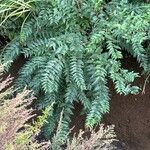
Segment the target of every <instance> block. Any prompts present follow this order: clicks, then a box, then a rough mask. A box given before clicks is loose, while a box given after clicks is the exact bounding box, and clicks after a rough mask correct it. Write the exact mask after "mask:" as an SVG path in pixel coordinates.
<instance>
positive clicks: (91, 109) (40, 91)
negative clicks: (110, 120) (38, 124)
mask: <svg viewBox="0 0 150 150" xmlns="http://www.w3.org/2000/svg"><path fill="white" fill-rule="evenodd" d="M6 2H9V0H6V1H4V2H1V4H2V6H3V4H4V5H5V3H6ZM11 2H12V0H11ZM25 2H26V3H29V2H30V1H28V0H26V1H25ZM14 3H19V4H20V3H21V2H20V1H19V0H18V1H15V2H14ZM8 4H9V3H8ZM17 6H18V4H17ZM7 8H9V7H7ZM149 8H150V5H149V4H148V3H144V2H138V1H136V3H132V1H127V0H121V1H120V0H111V1H107V0H82V1H77V0H74V1H72V0H51V1H48V0H43V1H39V0H34V1H31V3H30V9H29V10H28V9H27V10H28V11H27V12H23V13H21V15H19V16H16V15H10V17H7V16H9V15H8V14H12V12H14V9H13V10H12V9H11V7H10V10H7V13H6V14H7V15H6V14H5V13H3V12H4V11H3V7H0V13H1V12H2V13H3V14H4V15H2V20H5V21H3V22H2V25H1V27H0V33H1V34H2V35H4V36H7V37H9V38H10V40H11V41H10V42H9V43H8V45H7V46H6V48H5V49H4V51H3V54H2V60H3V62H9V63H7V65H6V66H5V69H6V70H8V69H9V68H10V67H11V64H12V62H14V61H15V59H16V58H17V57H19V56H20V55H24V57H25V58H27V62H26V63H25V64H24V66H23V67H22V68H21V69H20V72H19V77H18V79H17V81H16V87H17V88H18V89H20V90H21V89H23V88H24V87H25V86H27V87H28V88H29V89H32V90H33V91H34V93H35V95H36V96H38V102H37V106H38V108H39V109H44V108H45V107H47V106H48V105H51V104H52V103H54V102H55V104H54V106H53V108H54V109H53V112H52V116H51V117H48V120H47V123H45V126H44V129H43V131H45V137H47V138H50V135H51V133H52V132H53V131H54V129H55V127H56V123H57V122H58V121H59V117H60V114H61V112H62V110H63V115H62V116H63V119H62V124H63V126H62V128H63V130H61V131H62V132H60V135H61V136H60V137H64V138H65V137H66V134H67V133H68V130H69V123H70V120H71V119H70V118H71V115H72V114H73V113H72V109H73V103H74V101H78V102H81V103H82V105H83V106H84V108H83V111H84V113H85V114H86V115H87V117H86V126H87V127H93V126H94V125H96V124H98V123H99V122H100V121H101V118H102V116H103V114H105V113H107V112H109V100H110V98H109V88H108V85H107V82H108V79H111V80H112V81H113V83H114V85H115V89H116V91H117V92H118V93H120V94H125V95H127V94H130V93H131V94H136V93H137V92H138V91H139V88H138V87H137V86H134V85H132V83H133V81H134V79H135V78H136V77H138V74H137V73H135V72H133V71H128V70H127V69H124V68H122V65H121V60H122V59H123V57H124V51H125V52H126V51H127V52H128V53H130V54H131V55H132V56H133V57H135V58H136V59H137V61H138V62H139V63H140V66H141V67H143V69H144V71H145V72H148V71H149V61H148V60H149V56H148V55H149V54H148V49H147V46H146V47H143V43H145V42H146V41H147V40H149V25H150V18H149V17H150V15H149V14H150V9H149ZM25 9H26V8H25ZM21 10H22V7H21ZM5 18H6V19H5Z"/></svg>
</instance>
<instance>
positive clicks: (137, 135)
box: [72, 58, 150, 150]
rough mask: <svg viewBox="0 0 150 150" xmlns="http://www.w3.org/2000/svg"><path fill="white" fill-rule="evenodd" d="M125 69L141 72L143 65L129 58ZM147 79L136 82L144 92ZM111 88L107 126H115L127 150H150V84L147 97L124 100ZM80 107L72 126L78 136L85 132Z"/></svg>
mask: <svg viewBox="0 0 150 150" xmlns="http://www.w3.org/2000/svg"><path fill="white" fill-rule="evenodd" d="M123 66H124V68H129V69H130V70H132V69H134V70H135V71H136V72H141V69H140V68H139V64H138V63H137V62H136V60H135V59H133V58H127V59H125V60H124V63H123ZM144 83H145V78H144V77H140V78H138V79H136V81H135V85H138V86H139V87H141V89H142V88H143V85H144ZM109 87H110V95H111V101H110V113H109V114H107V115H105V116H104V120H103V123H105V124H107V125H109V124H114V125H115V131H116V134H117V137H118V139H119V140H120V142H121V143H122V146H123V148H122V149H123V150H150V84H149V83H147V84H146V88H145V94H142V92H140V93H139V94H138V95H128V96H121V95H119V94H117V93H116V92H115V90H114V86H113V84H112V83H111V82H110V83H109ZM81 107H82V106H81V105H80V104H75V110H74V113H75V116H74V117H73V122H72V126H73V125H75V126H76V127H75V128H74V132H76V131H77V130H78V129H79V128H84V121H85V117H84V116H80V110H81Z"/></svg>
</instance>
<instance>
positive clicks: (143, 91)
mask: <svg viewBox="0 0 150 150" xmlns="http://www.w3.org/2000/svg"><path fill="white" fill-rule="evenodd" d="M149 77H150V74H149V75H148V76H147V78H146V79H145V82H144V85H143V90H142V95H143V94H145V88H146V83H147V81H148V78H149Z"/></svg>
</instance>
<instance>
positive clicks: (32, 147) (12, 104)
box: [0, 65, 118, 150]
mask: <svg viewBox="0 0 150 150" xmlns="http://www.w3.org/2000/svg"><path fill="white" fill-rule="evenodd" d="M3 69H4V67H3V65H0V76H1V75H3ZM0 79H1V82H0V146H1V148H0V149H1V150H62V149H63V150H64V149H65V150H78V149H81V150H82V149H83V150H86V149H88V150H93V149H95V150H96V149H98V150H99V149H101V150H102V149H109V150H111V149H113V150H115V149H116V148H117V147H116V146H115V145H114V142H116V143H117V142H118V140H117V139H116V135H115V132H114V126H113V125H112V126H107V127H105V128H104V125H100V127H99V130H98V131H97V132H95V131H93V130H92V131H91V136H90V138H83V134H85V133H86V132H84V131H80V133H79V134H78V135H76V136H74V137H73V139H70V138H67V139H66V141H65V142H66V146H65V148H64V147H63V148H62V147H61V144H62V143H61V142H59V138H58V135H59V132H60V130H61V129H62V128H61V126H62V124H61V120H62V115H61V117H60V120H59V124H58V127H57V131H56V133H55V135H54V136H53V138H52V140H51V142H49V141H43V140H42V141H39V140H37V139H38V137H39V136H40V133H41V127H42V126H43V124H44V123H45V121H46V119H47V117H48V116H49V115H50V114H51V112H52V110H53V107H52V106H53V104H52V105H51V106H47V107H46V109H45V110H44V111H43V113H42V115H41V116H37V115H36V114H35V113H34V110H33V109H31V103H33V100H35V99H36V98H35V97H34V96H33V94H31V93H32V92H31V91H29V90H26V89H24V90H23V91H22V92H21V93H18V94H17V95H16V96H13V91H14V88H13V87H12V86H10V84H11V83H12V78H10V77H7V78H6V79H4V78H0ZM29 95H31V96H29ZM61 114H63V113H61ZM35 118H36V119H35ZM31 119H32V121H30V123H29V120H31ZM27 121H28V123H27Z"/></svg>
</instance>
